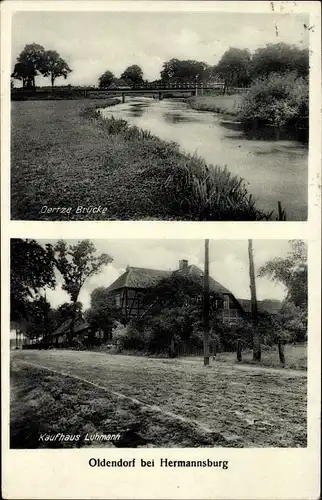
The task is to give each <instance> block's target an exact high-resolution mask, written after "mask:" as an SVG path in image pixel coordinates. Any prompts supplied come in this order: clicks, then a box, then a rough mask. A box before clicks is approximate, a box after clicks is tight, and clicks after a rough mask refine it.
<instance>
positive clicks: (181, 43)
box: [11, 12, 308, 86]
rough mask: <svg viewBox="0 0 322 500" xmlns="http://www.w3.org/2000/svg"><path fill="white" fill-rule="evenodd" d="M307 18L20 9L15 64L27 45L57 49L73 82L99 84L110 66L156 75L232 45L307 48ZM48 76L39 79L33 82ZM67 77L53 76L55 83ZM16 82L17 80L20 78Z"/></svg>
mask: <svg viewBox="0 0 322 500" xmlns="http://www.w3.org/2000/svg"><path fill="white" fill-rule="evenodd" d="M305 23H308V21H307V17H306V16H302V15H294V14H293V15H291V14H280V13H279V14H278V13H267V14H255V13H253V14H252V13H238V14H234V13H231V12H226V13H220V12H207V13H205V12H203V13H201V12H191V13H189V12H181V13H179V12H175V13H170V12H157V13H152V12H122V13H120V12H17V13H15V14H14V16H13V19H12V54H11V55H12V68H13V67H14V64H15V61H16V58H17V56H18V55H19V53H20V52H21V51H22V50H23V48H24V46H25V45H26V44H30V43H33V42H35V43H37V44H40V45H42V46H44V48H45V49H47V50H56V51H58V52H59V53H60V55H61V56H62V57H63V58H64V59H65V60H66V61H67V63H68V64H69V66H70V67H71V68H72V69H73V72H72V73H71V75H70V76H69V77H68V83H70V84H71V85H95V84H97V80H98V77H99V76H100V75H101V74H102V73H104V71H106V70H110V71H112V72H113V73H114V74H115V76H117V77H119V76H120V74H121V73H122V72H123V71H124V69H125V68H126V67H127V66H129V65H131V64H138V65H139V66H141V68H142V69H143V72H144V78H146V79H148V80H154V79H157V78H159V75H160V70H161V69H162V64H163V63H164V62H165V61H167V60H169V59H171V58H178V59H196V60H199V61H204V62H206V63H208V64H210V65H214V64H216V63H217V62H218V61H219V59H220V58H221V56H222V55H223V54H224V52H225V51H226V50H227V49H228V48H229V47H237V48H248V49H249V50H251V51H254V50H255V49H256V48H258V47H262V46H265V45H266V44H267V43H277V42H285V43H290V44H297V45H299V46H300V47H305V46H308V30H306V29H305V28H304V26H303V25H304V24H305ZM39 84H41V85H47V84H49V80H48V79H46V78H42V77H41V78H40V77H38V78H37V82H36V85H39ZM61 84H64V79H63V78H59V79H57V80H56V85H61ZM16 86H18V83H17V82H16Z"/></svg>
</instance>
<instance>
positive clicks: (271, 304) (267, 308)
mask: <svg viewBox="0 0 322 500" xmlns="http://www.w3.org/2000/svg"><path fill="white" fill-rule="evenodd" d="M238 302H239V303H240V304H241V305H242V307H243V309H244V311H245V312H249V313H250V312H251V300H250V299H238ZM281 305H282V303H281V301H280V300H274V299H265V300H258V301H257V307H258V311H259V312H260V313H264V312H266V313H270V314H277V313H278V311H279V310H280V308H281Z"/></svg>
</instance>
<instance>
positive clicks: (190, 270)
mask: <svg viewBox="0 0 322 500" xmlns="http://www.w3.org/2000/svg"><path fill="white" fill-rule="evenodd" d="M174 273H175V274H181V275H182V276H191V277H192V278H193V279H194V280H196V281H198V283H200V285H203V274H204V273H203V271H202V270H201V269H199V267H197V266H195V265H194V264H191V265H190V266H186V267H183V268H182V269H177V270H176V271H174ZM209 290H210V292H213V293H218V294H219V295H221V294H224V293H229V294H230V295H232V293H231V292H230V291H229V290H227V288H225V287H224V286H222V285H221V284H220V283H219V282H218V281H216V280H214V279H213V278H212V277H211V276H209Z"/></svg>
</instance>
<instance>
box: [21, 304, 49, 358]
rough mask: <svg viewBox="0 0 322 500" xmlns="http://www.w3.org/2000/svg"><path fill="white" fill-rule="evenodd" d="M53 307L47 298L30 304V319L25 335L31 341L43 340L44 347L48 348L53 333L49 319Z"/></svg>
mask: <svg viewBox="0 0 322 500" xmlns="http://www.w3.org/2000/svg"><path fill="white" fill-rule="evenodd" d="M50 311H51V306H50V303H49V302H48V301H47V299H46V296H44V297H39V298H38V299H36V300H33V301H32V302H30V303H29V304H28V317H27V321H26V323H25V328H24V334H25V335H26V336H27V337H29V338H31V339H37V340H39V339H41V342H42V345H43V346H44V347H45V348H48V344H49V336H50V333H51V330H50V324H49V317H50Z"/></svg>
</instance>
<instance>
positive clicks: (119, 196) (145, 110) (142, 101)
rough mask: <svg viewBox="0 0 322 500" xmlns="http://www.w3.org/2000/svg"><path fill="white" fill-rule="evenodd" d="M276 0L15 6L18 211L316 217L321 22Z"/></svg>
mask: <svg viewBox="0 0 322 500" xmlns="http://www.w3.org/2000/svg"><path fill="white" fill-rule="evenodd" d="M269 4H272V9H271V10H269V7H268V8H267V12H266V13H243V12H238V13H237V12H215V11H213V12H212V11H210V12H185V11H182V12H156V11H155V12H154V11H148V12H139V11H131V12H129V11H128V12H121V11H109V12H106V11H104V12H97V11H84V12H80V11H74V12H73V11H58V9H57V11H47V12H45V11H32V12H31V11H18V12H15V13H14V14H13V15H12V26H11V60H10V64H11V67H10V78H11V88H10V92H11V131H10V133H11V137H10V157H11V167H10V171H11V173H10V183H11V206H10V210H11V219H12V220H35V221H84V220H86V221H89V220H93V221H96V220H97V221H107V220H114V221H115V220H117V221H118V220H119V221H126V220H130V221H140V220H141V221H142V220H157V221H305V220H307V213H308V152H309V140H308V138H309V66H310V65H309V56H310V50H309V38H310V33H311V31H310V30H311V29H312V27H311V26H310V20H309V16H308V15H305V14H289V13H288V14H284V13H281V12H275V11H274V4H273V2H267V5H268V6H269ZM8 53H9V51H8Z"/></svg>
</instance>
